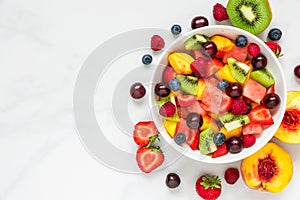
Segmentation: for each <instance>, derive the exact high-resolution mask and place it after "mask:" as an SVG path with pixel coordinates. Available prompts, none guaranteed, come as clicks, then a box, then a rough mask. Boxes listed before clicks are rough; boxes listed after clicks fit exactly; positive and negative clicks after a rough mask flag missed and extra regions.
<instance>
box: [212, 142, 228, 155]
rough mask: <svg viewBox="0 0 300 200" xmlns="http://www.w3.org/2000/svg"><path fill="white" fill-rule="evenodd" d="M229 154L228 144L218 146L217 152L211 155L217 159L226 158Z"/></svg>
mask: <svg viewBox="0 0 300 200" xmlns="http://www.w3.org/2000/svg"><path fill="white" fill-rule="evenodd" d="M227 153H228V148H227V145H226V143H224V144H222V145H219V146H217V150H216V151H215V152H214V153H213V154H212V155H211V157H212V158H217V157H221V156H224V155H226V154H227Z"/></svg>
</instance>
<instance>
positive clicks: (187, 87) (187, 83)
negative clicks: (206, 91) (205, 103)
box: [176, 74, 198, 95]
mask: <svg viewBox="0 0 300 200" xmlns="http://www.w3.org/2000/svg"><path fill="white" fill-rule="evenodd" d="M176 79H177V80H178V81H179V83H180V87H181V90H182V91H183V92H185V93H187V94H192V95H196V94H197V91H198V78H196V77H194V76H185V75H180V74H179V75H177V76H176Z"/></svg>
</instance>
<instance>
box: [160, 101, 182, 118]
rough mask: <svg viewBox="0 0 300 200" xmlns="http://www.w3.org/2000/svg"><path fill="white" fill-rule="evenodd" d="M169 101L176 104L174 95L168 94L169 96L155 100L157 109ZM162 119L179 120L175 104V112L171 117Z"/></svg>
mask: <svg viewBox="0 0 300 200" xmlns="http://www.w3.org/2000/svg"><path fill="white" fill-rule="evenodd" d="M169 101H170V102H171V103H173V104H174V105H175V106H176V100H175V97H174V96H170V97H166V98H163V99H161V100H159V101H158V102H157V105H158V109H160V108H161V107H162V106H163V105H164V104H165V103H167V102H169ZM164 119H166V120H169V121H173V122H179V121H180V117H179V115H178V112H177V106H176V111H175V114H174V115H173V116H172V117H164Z"/></svg>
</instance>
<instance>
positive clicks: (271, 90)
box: [267, 85, 275, 94]
mask: <svg viewBox="0 0 300 200" xmlns="http://www.w3.org/2000/svg"><path fill="white" fill-rule="evenodd" d="M271 93H275V85H271V86H270V87H269V88H268V89H267V94H271Z"/></svg>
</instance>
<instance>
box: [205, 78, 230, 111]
mask: <svg viewBox="0 0 300 200" xmlns="http://www.w3.org/2000/svg"><path fill="white" fill-rule="evenodd" d="M201 100H202V103H203V104H204V105H203V108H204V109H205V110H206V111H208V112H212V113H216V114H222V113H225V112H227V111H228V110H230V109H231V105H232V98H230V97H229V96H228V95H226V94H225V92H222V91H221V90H219V89H218V88H217V87H215V86H212V85H211V84H207V87H206V88H205V89H204V91H203V94H202V96H201Z"/></svg>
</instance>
